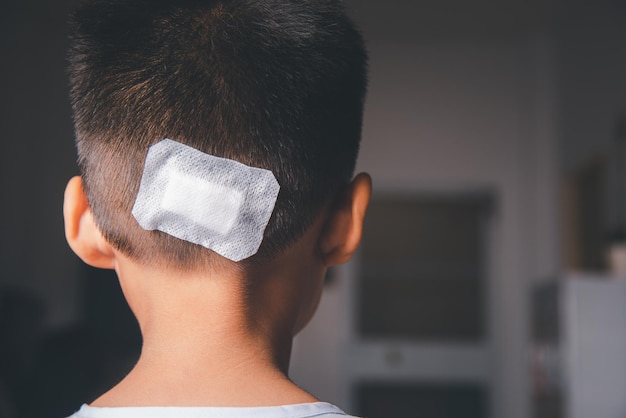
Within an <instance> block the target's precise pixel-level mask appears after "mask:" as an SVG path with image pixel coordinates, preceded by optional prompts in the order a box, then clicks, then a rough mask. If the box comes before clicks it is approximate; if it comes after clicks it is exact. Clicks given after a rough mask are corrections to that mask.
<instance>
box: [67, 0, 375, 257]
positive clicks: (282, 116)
mask: <svg viewBox="0 0 626 418" xmlns="http://www.w3.org/2000/svg"><path fill="white" fill-rule="evenodd" d="M70 33H71V35H70V39H71V47H70V51H69V77H70V86H71V100H72V108H73V114H74V123H75V130H76V142H77V148H78V157H79V158H78V162H79V167H80V170H81V175H82V177H83V184H84V189H85V192H86V194H87V198H88V201H89V204H90V207H91V209H92V211H93V215H94V219H95V222H96V224H97V225H98V227H99V228H100V230H101V231H102V232H103V234H104V236H105V238H106V239H107V241H108V242H110V243H111V244H112V245H113V246H114V247H115V248H117V249H118V250H120V251H121V252H123V253H125V254H127V255H128V256H130V257H133V258H135V259H141V260H145V261H154V260H157V259H158V260H163V259H165V260H166V261H168V262H169V263H172V264H174V265H175V266H177V267H192V266H196V265H198V263H206V262H207V260H209V258H210V257H211V254H212V252H211V251H209V250H206V249H204V248H202V247H200V246H197V245H195V244H191V243H188V242H185V241H182V240H179V239H177V238H174V237H171V236H169V235H167V234H164V233H161V232H159V231H144V230H142V229H141V227H140V226H139V225H138V224H137V222H136V221H135V219H134V218H133V217H132V215H131V209H132V206H133V203H134V200H135V197H136V194H137V190H138V187H139V182H140V179H141V175H142V170H143V162H144V158H145V156H146V153H147V150H148V147H149V146H150V145H152V144H154V143H156V142H158V141H160V140H162V139H164V138H170V139H174V140H176V141H179V142H182V143H184V144H187V145H189V146H192V147H194V148H196V149H198V150H200V151H203V152H205V153H208V154H212V155H215V156H219V157H225V158H230V159H233V160H237V161H239V162H242V163H244V164H247V165H250V166H254V167H260V168H264V169H268V170H271V171H272V172H273V173H274V175H275V177H276V179H277V180H278V182H279V184H280V186H281V190H280V194H279V198H278V201H277V203H276V207H275V209H274V213H273V215H272V218H271V220H270V223H269V224H268V227H267V229H266V231H265V236H264V240H263V243H262V245H261V248H260V250H259V254H260V255H265V256H273V255H275V254H277V253H278V252H280V251H282V250H284V249H285V248H287V247H288V246H289V245H291V244H292V243H293V242H294V241H295V240H297V239H298V238H299V237H300V236H301V235H302V234H303V233H304V231H305V230H306V229H307V228H308V227H309V226H310V224H311V223H312V221H313V220H314V219H315V217H316V215H317V214H318V213H319V212H320V210H321V208H322V207H323V206H324V204H326V202H328V201H329V199H331V198H332V196H333V194H334V193H335V192H336V191H337V190H338V189H340V188H341V187H342V186H343V185H345V184H347V183H348V182H349V181H350V178H351V176H352V175H353V170H354V165H355V160H356V156H357V152H358V147H359V141H360V137H361V125H362V115H363V103H364V97H365V91H366V84H367V74H366V73H367V70H366V69H367V54H366V51H365V47H364V43H363V39H362V36H361V34H360V33H359V31H358V30H357V28H356V27H355V25H354V24H353V23H352V22H351V20H350V19H349V18H348V16H347V14H346V12H345V9H344V7H343V5H342V3H341V2H340V1H338V0H308V1H302V0H117V1H116V0H89V1H85V2H83V3H82V5H81V6H80V7H79V8H78V9H77V10H76V11H75V12H74V14H73V15H72V18H71V32H70Z"/></svg>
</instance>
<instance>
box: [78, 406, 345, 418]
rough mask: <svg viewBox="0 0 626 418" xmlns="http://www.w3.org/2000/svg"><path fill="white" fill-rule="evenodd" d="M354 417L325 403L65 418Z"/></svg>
mask: <svg viewBox="0 0 626 418" xmlns="http://www.w3.org/2000/svg"><path fill="white" fill-rule="evenodd" d="M312 417H321V418H355V417H352V416H351V415H348V414H346V413H345V412H343V411H342V410H341V409H339V408H337V407H336V406H334V405H331V404H329V403H326V402H314V403H303V404H296V405H284V406H263V407H245V408H239V407H180V406H141V407H110V408H109V407H94V406H89V405H83V406H82V407H81V408H80V409H79V410H78V412H76V413H75V414H74V415H72V416H70V417H68V418H312Z"/></svg>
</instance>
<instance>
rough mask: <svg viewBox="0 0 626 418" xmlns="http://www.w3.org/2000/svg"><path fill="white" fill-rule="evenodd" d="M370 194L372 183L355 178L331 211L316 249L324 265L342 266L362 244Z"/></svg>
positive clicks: (367, 178) (362, 176)
mask: <svg viewBox="0 0 626 418" xmlns="http://www.w3.org/2000/svg"><path fill="white" fill-rule="evenodd" d="M371 194H372V179H371V177H370V176H369V174H367V173H361V174H359V175H357V176H356V177H355V178H354V180H352V182H351V183H350V184H349V185H348V188H347V189H346V190H345V191H344V192H343V193H342V194H341V195H339V196H338V197H337V201H336V202H334V205H333V206H332V207H331V208H330V211H329V213H328V217H327V220H326V223H325V225H324V228H323V230H322V233H321V236H320V240H319V249H320V251H321V253H322V256H323V258H324V261H325V262H326V264H327V265H333V264H341V263H345V262H347V261H348V260H350V258H351V257H352V255H353V254H354V252H355V251H356V249H357V248H358V246H359V243H360V242H361V235H362V233H363V220H364V219H365V212H366V210H367V205H368V204H369V201H370V196H371Z"/></svg>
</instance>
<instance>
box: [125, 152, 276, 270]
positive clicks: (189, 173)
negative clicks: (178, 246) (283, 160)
mask: <svg viewBox="0 0 626 418" xmlns="http://www.w3.org/2000/svg"><path fill="white" fill-rule="evenodd" d="M279 189H280V186H279V185H278V182H277V181H276V178H275V177H274V175H273V174H272V172H271V171H268V170H264V169H261V168H255V167H249V166H247V165H245V164H242V163H239V162H237V161H233V160H229V159H226V158H219V157H214V156H212V155H208V154H205V153H203V152H200V151H198V150H197V149H195V148H192V147H189V146H187V145H184V144H181V143H179V142H176V141H172V140H171V139H164V140H162V141H160V142H158V143H156V144H154V145H152V146H151V147H150V149H149V150H148V155H147V156H146V162H145V165H144V169H143V176H142V178H141V183H140V185H139V192H138V194H137V199H136V200H135V205H134V206H133V211H132V213H133V216H134V217H135V219H136V220H137V222H139V225H141V227H142V228H143V229H147V230H155V229H156V230H159V231H162V232H165V233H167V234H169V235H172V236H175V237H176V238H180V239H183V240H185V241H189V242H193V243H194V244H199V245H202V246H203V247H206V248H209V249H211V250H213V251H215V252H216V253H218V254H220V255H222V256H224V257H226V258H228V259H230V260H232V261H240V260H243V259H244V258H248V257H250V256H251V255H254V254H255V253H256V252H257V251H258V249H259V246H260V245H261V241H262V240H263V232H264V231H265V228H266V226H267V223H268V222H269V220H270V216H271V215H272V211H273V210H274V205H275V203H276V198H277V197H278V191H279Z"/></svg>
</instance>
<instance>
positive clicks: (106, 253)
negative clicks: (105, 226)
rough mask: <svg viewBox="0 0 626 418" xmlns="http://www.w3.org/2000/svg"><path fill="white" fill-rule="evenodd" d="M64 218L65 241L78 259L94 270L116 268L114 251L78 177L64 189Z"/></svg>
mask: <svg viewBox="0 0 626 418" xmlns="http://www.w3.org/2000/svg"><path fill="white" fill-rule="evenodd" d="M63 219H64V220H65V238H66V239H67V242H68V244H69V245H70V248H72V251H74V252H75V253H76V255H77V256H78V257H80V258H81V259H82V260H83V261H84V262H85V263H87V264H89V265H90V266H93V267H98V268H104V269H113V268H115V252H114V251H113V248H112V247H111V245H110V244H109V243H108V242H107V241H106V240H105V239H104V237H103V236H102V233H101V232H100V230H99V229H98V227H97V226H96V223H95V222H94V220H93V215H92V213H91V208H90V207H89V203H88V202H87V197H86V196H85V192H84V191H83V181H82V179H81V178H80V177H79V176H76V177H73V178H72V179H71V180H70V181H69V182H68V183H67V187H66V188H65V199H64V201H63Z"/></svg>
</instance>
